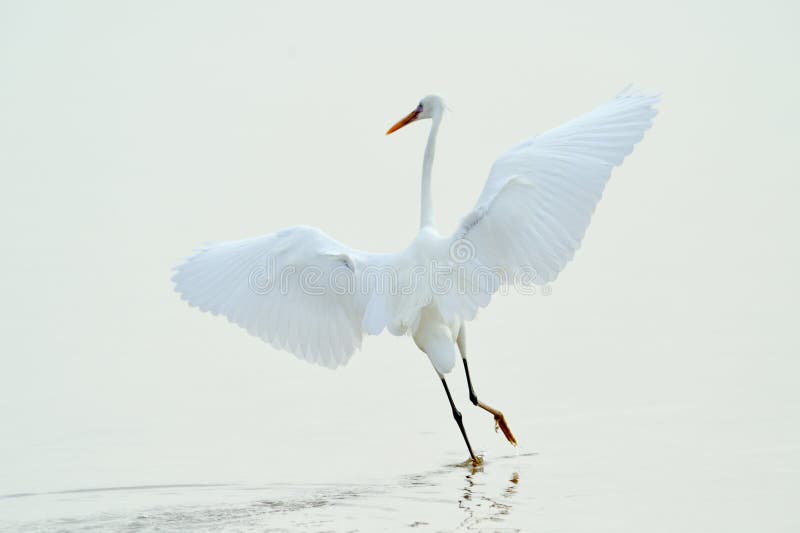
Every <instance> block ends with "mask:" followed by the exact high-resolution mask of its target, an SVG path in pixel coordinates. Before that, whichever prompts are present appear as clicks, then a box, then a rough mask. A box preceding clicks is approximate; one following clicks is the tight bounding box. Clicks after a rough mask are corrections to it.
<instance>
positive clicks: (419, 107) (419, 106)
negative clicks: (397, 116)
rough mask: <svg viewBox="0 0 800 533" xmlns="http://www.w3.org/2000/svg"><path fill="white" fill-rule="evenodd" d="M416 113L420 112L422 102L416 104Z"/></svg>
mask: <svg viewBox="0 0 800 533" xmlns="http://www.w3.org/2000/svg"><path fill="white" fill-rule="evenodd" d="M417 113H422V102H420V103H419V105H418V106H417Z"/></svg>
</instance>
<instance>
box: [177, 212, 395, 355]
mask: <svg viewBox="0 0 800 533" xmlns="http://www.w3.org/2000/svg"><path fill="white" fill-rule="evenodd" d="M381 257H383V260H384V261H385V259H386V258H385V256H380V255H379V254H369V253H366V252H361V251H358V250H354V249H352V248H349V247H347V246H345V245H343V244H341V243H339V242H337V241H336V240H334V239H332V238H331V237H329V236H327V235H325V234H324V233H322V232H321V231H319V230H318V229H315V228H310V227H305V226H297V227H292V228H287V229H284V230H282V231H279V232H277V233H272V234H269V235H264V236H261V237H255V238H251V239H243V240H239V241H231V242H222V243H216V244H210V245H207V246H205V247H203V248H201V249H200V250H198V251H197V252H196V253H195V254H194V255H193V256H192V257H190V258H189V259H188V260H186V262H185V263H183V264H182V265H180V266H179V267H177V268H176V272H175V275H174V276H173V281H174V283H175V290H176V291H177V292H178V293H180V295H181V297H182V298H183V299H184V300H186V301H187V302H188V303H189V304H190V305H192V306H194V307H197V308H199V309H200V310H202V311H207V312H210V313H213V314H216V315H223V316H225V317H226V318H227V319H228V320H229V321H231V322H233V323H235V324H237V325H239V326H241V327H242V328H244V329H245V330H246V331H247V332H248V333H250V334H251V335H254V336H256V337H259V338H261V339H263V340H264V341H266V342H268V343H270V344H272V345H273V346H275V347H276V348H279V349H284V350H287V351H289V352H291V353H293V354H294V355H296V356H297V357H299V358H301V359H305V360H307V361H309V362H313V363H317V364H320V365H323V366H328V367H331V368H336V367H337V366H340V365H342V364H345V363H346V362H347V361H348V359H349V358H350V356H351V355H352V354H353V353H354V352H355V350H356V349H358V348H360V346H361V338H362V336H363V334H364V331H363V330H364V328H363V327H362V322H363V320H364V311H365V310H364V303H365V302H366V300H365V298H364V297H363V296H362V295H361V294H360V292H361V291H365V290H368V288H364V287H360V286H359V285H358V281H359V280H358V276H356V271H357V270H363V269H364V268H366V267H367V266H368V265H370V264H371V262H372V261H374V260H377V259H378V258H381ZM337 269H338V272H337ZM342 269H344V270H342ZM335 274H338V275H342V274H344V275H347V276H352V279H351V280H350V281H351V285H350V286H349V288H350V289H352V290H349V291H341V290H334V288H333V287H332V286H331V280H332V279H333V277H334V275H335ZM305 275H308V276H307V277H304V276H305Z"/></svg>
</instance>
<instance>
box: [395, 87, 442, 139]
mask: <svg viewBox="0 0 800 533" xmlns="http://www.w3.org/2000/svg"><path fill="white" fill-rule="evenodd" d="M442 111H444V100H442V98H441V97H440V96H436V95H435V94H431V95H428V96H426V97H425V98H423V99H422V100H420V101H419V104H418V105H417V107H416V108H415V109H414V111H412V112H411V113H409V114H408V115H406V116H404V117H403V118H401V119H400V120H398V121H397V123H396V124H395V125H394V126H392V127H391V128H389V131H387V132H386V135H389V134H390V133H394V132H395V131H397V130H399V129H400V128H402V127H403V126H405V125H406V124H411V123H412V122H415V121H417V120H422V119H423V118H435V117H440V116H441V115H442Z"/></svg>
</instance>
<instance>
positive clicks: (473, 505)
mask: <svg viewBox="0 0 800 533" xmlns="http://www.w3.org/2000/svg"><path fill="white" fill-rule="evenodd" d="M482 477H485V473H484V468H483V464H480V465H477V466H475V467H473V468H472V469H471V472H470V473H469V474H467V475H466V476H464V479H465V481H466V484H465V485H464V487H463V489H462V497H461V499H459V501H458V506H459V508H460V509H462V510H463V511H464V512H465V513H466V515H467V516H466V518H464V520H463V521H462V522H461V524H459V526H458V529H467V530H469V529H473V528H475V527H476V526H479V525H480V524H482V523H484V522H502V521H505V520H506V518H507V517H508V515H509V513H510V512H511V508H512V502H511V500H512V499H513V497H514V495H515V494H516V493H517V488H518V487H517V486H518V485H519V472H517V471H514V472H513V473H512V474H511V477H510V479H509V480H508V483H507V484H506V485H505V486H504V487H502V488H501V487H500V486H498V485H494V484H491V483H486V482H484V480H483V479H482ZM495 494H496V495H495Z"/></svg>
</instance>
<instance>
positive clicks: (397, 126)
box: [386, 106, 422, 135]
mask: <svg viewBox="0 0 800 533" xmlns="http://www.w3.org/2000/svg"><path fill="white" fill-rule="evenodd" d="M421 112H422V109H421V106H420V107H418V108H417V109H415V110H414V111H412V112H411V113H409V114H408V115H406V116H404V117H403V118H401V119H400V120H398V121H397V124H395V125H394V126H392V127H391V128H389V131H387V132H386V135H389V134H391V133H394V132H396V131H397V130H399V129H400V128H402V127H403V126H405V125H407V124H411V123H412V122H414V121H415V120H417V117H418V116H419V114H420V113H421Z"/></svg>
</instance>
